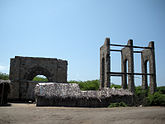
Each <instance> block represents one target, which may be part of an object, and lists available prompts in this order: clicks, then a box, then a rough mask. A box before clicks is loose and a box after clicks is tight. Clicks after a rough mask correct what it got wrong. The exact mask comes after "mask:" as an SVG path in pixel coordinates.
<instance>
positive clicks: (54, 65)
mask: <svg viewBox="0 0 165 124" xmlns="http://www.w3.org/2000/svg"><path fill="white" fill-rule="evenodd" d="M37 75H44V76H46V77H47V78H48V81H49V82H50V81H53V82H57V83H59V82H67V61H64V60H60V59H56V58H39V57H21V56H16V57H15V58H12V59H11V61H10V75H9V78H10V80H11V94H10V96H9V98H10V99H19V100H26V99H28V98H29V97H30V98H34V96H33V92H34V87H35V85H36V83H30V82H29V81H32V80H33V78H34V77H35V76H37ZM30 87H31V88H30ZM28 92H32V94H31V96H30V94H29V93H28Z"/></svg>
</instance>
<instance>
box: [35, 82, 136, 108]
mask: <svg viewBox="0 0 165 124" xmlns="http://www.w3.org/2000/svg"><path fill="white" fill-rule="evenodd" d="M35 95H36V102H37V103H36V105H37V106H71V107H76V106H77V107H78V106H79V107H107V106H108V105H109V104H110V103H113V102H121V101H123V102H125V103H126V104H128V105H132V104H133V94H132V93H131V92H130V91H128V90H124V89H110V88H104V89H102V90H99V91H81V90H80V88H79V86H78V84H74V83H71V84H68V83H45V84H43V83H41V84H40V83H39V84H37V85H36V88H35Z"/></svg>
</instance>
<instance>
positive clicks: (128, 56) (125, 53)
mask: <svg viewBox="0 0 165 124" xmlns="http://www.w3.org/2000/svg"><path fill="white" fill-rule="evenodd" d="M132 46H133V40H129V41H128V44H127V47H125V48H123V49H122V51H121V67H122V73H124V74H123V76H122V88H123V89H126V88H127V74H126V73H130V74H128V89H129V91H131V92H133V93H134V90H135V85H134V56H133V47H132ZM127 63H128V72H127Z"/></svg>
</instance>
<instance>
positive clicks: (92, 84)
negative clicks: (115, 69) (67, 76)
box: [69, 80, 100, 90]
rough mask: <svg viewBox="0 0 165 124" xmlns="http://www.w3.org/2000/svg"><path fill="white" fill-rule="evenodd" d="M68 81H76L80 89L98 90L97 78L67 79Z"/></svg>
mask: <svg viewBox="0 0 165 124" xmlns="http://www.w3.org/2000/svg"><path fill="white" fill-rule="evenodd" d="M69 83H77V84H78V85H79V87H80V89H81V90H98V89H99V83H100V82H99V80H91V81H69Z"/></svg>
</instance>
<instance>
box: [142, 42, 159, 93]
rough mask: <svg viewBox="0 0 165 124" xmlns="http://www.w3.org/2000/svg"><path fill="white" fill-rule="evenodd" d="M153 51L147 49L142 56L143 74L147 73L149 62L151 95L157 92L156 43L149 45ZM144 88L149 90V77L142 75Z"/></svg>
mask: <svg viewBox="0 0 165 124" xmlns="http://www.w3.org/2000/svg"><path fill="white" fill-rule="evenodd" d="M148 47H150V48H151V49H145V50H143V51H142V54H141V65H142V73H147V62H149V73H150V74H151V75H150V93H151V94H153V93H154V92H155V91H156V87H157V86H156V85H157V84H156V64H155V47H154V42H153V41H151V42H150V43H149V45H148ZM142 88H143V89H147V88H148V81H147V75H142Z"/></svg>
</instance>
